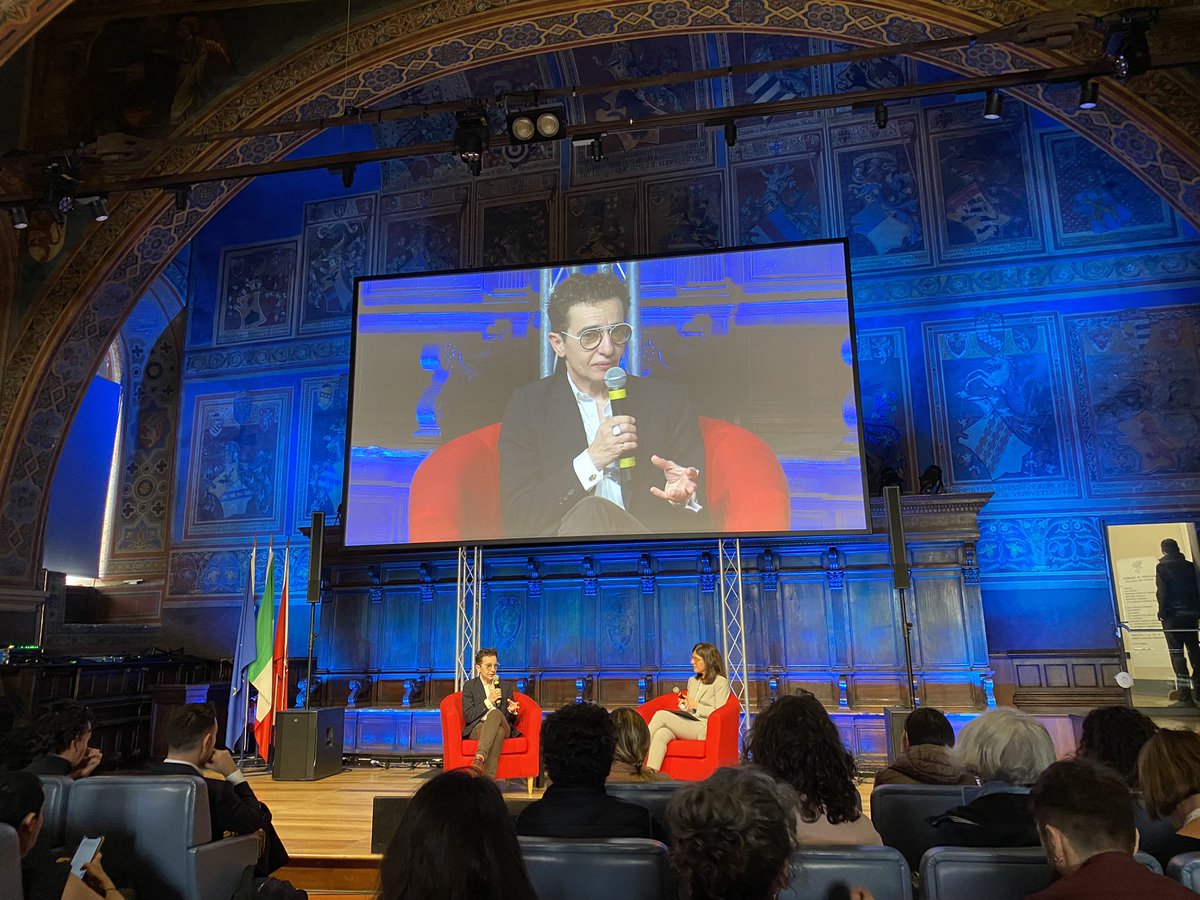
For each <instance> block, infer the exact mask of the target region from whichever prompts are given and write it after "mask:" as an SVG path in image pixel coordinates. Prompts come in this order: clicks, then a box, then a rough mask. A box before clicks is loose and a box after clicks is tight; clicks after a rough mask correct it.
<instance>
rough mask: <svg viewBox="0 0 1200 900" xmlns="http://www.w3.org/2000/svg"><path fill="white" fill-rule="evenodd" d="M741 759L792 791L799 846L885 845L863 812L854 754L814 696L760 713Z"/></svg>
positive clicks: (798, 697) (799, 697)
mask: <svg viewBox="0 0 1200 900" xmlns="http://www.w3.org/2000/svg"><path fill="white" fill-rule="evenodd" d="M744 757H745V761H746V762H750V763H753V764H754V765H756V766H758V767H759V768H761V769H762V770H763V771H764V772H766V773H767V774H768V775H771V776H772V777H774V778H777V779H778V780H780V781H782V782H784V783H785V784H788V785H789V786H791V787H792V788H793V789H794V790H795V791H796V794H797V795H798V802H799V808H798V812H799V815H798V817H797V827H796V837H797V840H798V841H799V843H800V844H850V845H877V844H881V843H883V842H882V841H881V840H880V838H879V833H878V832H877V831H876V830H875V826H874V825H872V824H871V820H870V819H868V818H867V817H866V816H865V815H863V813H862V804H861V802H860V800H859V796H858V789H857V788H856V787H855V785H854V776H855V766H854V757H853V756H851V755H850V753H849V752H847V750H846V748H845V747H844V746H842V739H841V737H839V736H838V730H837V726H836V725H834V723H833V720H832V719H831V718H829V713H827V712H825V708H824V707H823V706H821V702H820V701H819V700H817V698H816V697H814V696H813V695H812V694H807V693H806V694H802V695H798V694H793V695H790V696H785V697H780V698H779V699H778V700H776V701H775V702H774V703H772V704H771V705H770V706H768V707H767V708H766V709H765V710H763V711H762V712H760V713H759V714H758V717H757V718H756V719H755V720H754V724H753V726H751V728H750V735H749V737H748V738H747V739H746V748H745V752H744Z"/></svg>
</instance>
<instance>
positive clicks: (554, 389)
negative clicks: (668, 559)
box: [500, 272, 708, 537]
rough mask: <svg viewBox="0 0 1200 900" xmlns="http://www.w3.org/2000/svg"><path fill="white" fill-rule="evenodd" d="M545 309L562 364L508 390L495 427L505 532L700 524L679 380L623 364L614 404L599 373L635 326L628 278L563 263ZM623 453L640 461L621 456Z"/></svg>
mask: <svg viewBox="0 0 1200 900" xmlns="http://www.w3.org/2000/svg"><path fill="white" fill-rule="evenodd" d="M548 316H549V319H550V330H551V333H550V335H549V341H550V346H551V347H552V348H553V350H554V353H555V355H556V356H557V357H558V360H559V361H560V362H561V365H559V366H558V367H557V370H556V371H555V372H554V374H552V375H550V376H549V377H547V378H543V379H541V380H540V381H535V382H534V383H533V384H528V385H525V386H524V387H521V388H518V389H517V390H516V391H515V392H514V393H513V396H512V399H511V400H509V403H508V407H507V408H506V409H505V411H504V421H503V424H502V426H501V430H500V500H501V511H502V514H503V518H504V525H505V529H506V531H507V533H508V535H509V536H510V537H522V536H537V535H563V536H567V535H575V536H586V535H593V534H624V533H628V534H638V533H643V534H644V533H648V532H656V533H677V532H694V531H705V530H707V529H708V516H707V515H706V513H705V512H704V506H703V504H704V498H703V471H704V443H703V441H702V440H701V437H700V424H699V420H698V419H697V418H696V413H695V411H694V410H693V409H692V405H691V401H690V400H689V398H688V393H687V390H686V389H685V388H684V387H683V386H682V385H677V384H673V383H670V382H666V381H658V380H652V379H643V378H636V377H632V376H630V377H629V378H628V383H627V394H628V395H627V397H625V398H624V400H622V401H621V402H622V406H621V408H620V413H621V414H620V415H613V411H612V404H611V401H610V398H609V391H608V386H607V385H606V384H605V380H604V376H605V373H606V372H608V370H609V369H612V368H613V367H614V366H617V365H618V364H619V363H620V360H621V357H622V355H623V354H624V352H625V345H626V344H628V342H629V339H630V338H631V337H632V335H633V328H632V327H631V326H630V324H629V322H628V316H629V290H628V288H627V287H626V286H625V282H624V281H622V280H621V279H620V278H618V277H617V276H616V275H613V274H611V273H608V272H598V273H595V274H583V273H576V274H573V275H569V276H567V278H565V279H564V280H563V281H562V282H561V283H560V284H559V285H558V287H557V288H555V290H554V294H553V296H552V297H551V298H550V305H549V310H548ZM623 458H624V459H626V460H628V459H630V458H633V459H634V460H635V461H636V462H635V464H634V465H633V466H632V467H625V468H622V466H621V464H620V460H621V459H623Z"/></svg>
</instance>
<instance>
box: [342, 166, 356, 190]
mask: <svg viewBox="0 0 1200 900" xmlns="http://www.w3.org/2000/svg"><path fill="white" fill-rule="evenodd" d="M357 171H358V169H357V167H356V166H354V165H349V166H342V187H344V188H345V189H346V190H350V188H352V187H354V174H355V172H357Z"/></svg>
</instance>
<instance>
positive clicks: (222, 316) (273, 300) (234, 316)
mask: <svg viewBox="0 0 1200 900" xmlns="http://www.w3.org/2000/svg"><path fill="white" fill-rule="evenodd" d="M296 257H297V249H296V242H295V241H279V242H276V243H270V244H256V245H253V246H249V247H230V248H226V250H225V252H224V253H222V254H221V281H220V285H221V287H220V292H219V293H218V294H217V343H218V344H231V343H235V342H240V341H256V340H262V339H264V338H273V337H280V336H282V335H287V334H290V333H291V330H292V310H293V309H294V308H295V304H294V303H293V300H294V299H295V288H296Z"/></svg>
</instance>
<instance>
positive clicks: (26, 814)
mask: <svg viewBox="0 0 1200 900" xmlns="http://www.w3.org/2000/svg"><path fill="white" fill-rule="evenodd" d="M45 799H46V798H45V794H44V793H43V792H42V783H41V782H40V781H39V780H38V777H37V776H36V775H34V774H33V773H32V772H6V773H4V774H3V775H0V822H2V823H4V824H5V825H9V826H11V827H12V829H13V830H14V831H16V833H17V842H18V847H19V849H20V853H21V881H22V885H21V894H20V896H21V897H23V898H24V900H60V898H61V900H99V898H101V897H103V898H104V900H121V894H120V892H119V891H118V890H117V888H116V886H115V885H114V884H113V883H112V879H111V878H109V877H108V875H107V874H106V873H105V871H104V867H103V866H102V865H101V854H99V853H97V854H96V858H95V859H93V860H92V861H91V862H90V863H88V864H87V865H86V866H84V867H83V870H84V873H85V877H84V879H83V880H81V879H79V878H77V877H76V876H74V875H72V874H71V871H70V865H69V864H68V863H67V862H66V861H63V862H56V861H55V860H54V859H52V858H51V857H50V855H49V854H48V853H43V852H39V851H36V850H33V847H34V845H35V844H36V843H37V839H38V833H39V832H40V831H41V830H42V804H43V803H44V802H45ZM12 887H14V886H12V885H3V886H0V895H2V896H4V897H11V896H13V894H12V893H10V891H11V888H12Z"/></svg>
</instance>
